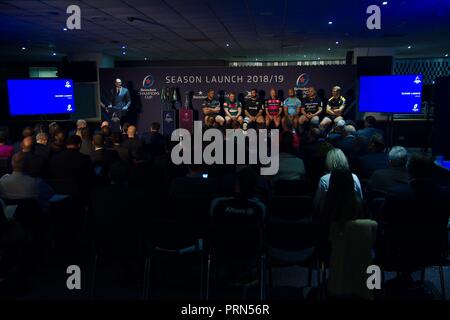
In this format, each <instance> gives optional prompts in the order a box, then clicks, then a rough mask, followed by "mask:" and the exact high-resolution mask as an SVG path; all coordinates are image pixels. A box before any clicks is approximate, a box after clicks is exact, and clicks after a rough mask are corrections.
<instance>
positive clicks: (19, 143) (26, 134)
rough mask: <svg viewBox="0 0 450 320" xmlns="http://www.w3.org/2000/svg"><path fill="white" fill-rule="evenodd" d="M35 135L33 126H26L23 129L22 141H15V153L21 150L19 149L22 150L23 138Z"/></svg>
mask: <svg viewBox="0 0 450 320" xmlns="http://www.w3.org/2000/svg"><path fill="white" fill-rule="evenodd" d="M33 135H34V130H33V128H32V127H25V128H24V129H23V130H22V139H21V140H20V141H17V142H16V143H14V153H16V152H19V151H21V150H22V141H23V139H25V138H27V137H32V138H33ZM33 139H34V138H33Z"/></svg>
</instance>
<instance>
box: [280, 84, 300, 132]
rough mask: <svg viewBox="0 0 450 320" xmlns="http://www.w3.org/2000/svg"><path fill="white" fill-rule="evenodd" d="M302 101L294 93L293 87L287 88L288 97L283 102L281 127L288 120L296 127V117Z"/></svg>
mask: <svg viewBox="0 0 450 320" xmlns="http://www.w3.org/2000/svg"><path fill="white" fill-rule="evenodd" d="M301 106H302V103H301V101H300V99H299V98H297V97H296V95H295V90H294V89H292V88H291V89H289V90H288V97H287V98H286V99H285V100H284V102H283V108H284V117H283V120H282V123H283V128H284V127H285V126H286V122H288V121H290V122H291V123H292V125H293V127H294V129H296V128H297V127H298V118H299V114H300V108H301Z"/></svg>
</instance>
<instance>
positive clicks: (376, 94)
mask: <svg viewBox="0 0 450 320" xmlns="http://www.w3.org/2000/svg"><path fill="white" fill-rule="evenodd" d="M421 102H422V76H421V75H404V76H403V75H398V76H397V75H396V76H361V77H360V79H359V111H360V112H386V113H420V106H421Z"/></svg>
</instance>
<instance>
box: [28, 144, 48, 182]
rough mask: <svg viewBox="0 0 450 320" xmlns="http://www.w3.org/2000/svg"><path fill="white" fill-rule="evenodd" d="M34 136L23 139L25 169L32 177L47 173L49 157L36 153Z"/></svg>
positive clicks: (42, 175)
mask: <svg viewBox="0 0 450 320" xmlns="http://www.w3.org/2000/svg"><path fill="white" fill-rule="evenodd" d="M33 149H34V142H33V137H32V136H28V137H25V138H24V139H23V141H22V152H23V154H24V155H25V159H24V163H23V171H24V172H25V173H27V174H29V175H30V176H32V177H40V178H42V177H44V176H46V175H47V169H48V168H47V164H48V161H47V160H48V159H46V158H44V157H41V156H39V155H37V154H35V153H34V151H33Z"/></svg>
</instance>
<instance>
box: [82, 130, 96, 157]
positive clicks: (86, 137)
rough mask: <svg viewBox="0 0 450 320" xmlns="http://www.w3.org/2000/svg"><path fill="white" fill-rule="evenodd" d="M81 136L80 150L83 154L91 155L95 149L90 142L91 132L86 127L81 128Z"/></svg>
mask: <svg viewBox="0 0 450 320" xmlns="http://www.w3.org/2000/svg"><path fill="white" fill-rule="evenodd" d="M80 138H81V148H80V152H81V153H82V154H84V155H87V156H91V154H92V153H93V152H94V151H95V148H94V145H93V144H92V138H91V132H90V130H89V128H88V127H85V128H82V129H81V130H80Z"/></svg>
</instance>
